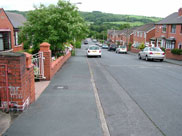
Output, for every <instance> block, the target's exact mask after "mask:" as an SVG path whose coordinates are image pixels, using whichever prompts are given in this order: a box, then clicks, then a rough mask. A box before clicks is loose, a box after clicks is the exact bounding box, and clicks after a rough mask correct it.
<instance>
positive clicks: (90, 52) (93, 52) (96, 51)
mask: <svg viewBox="0 0 182 136" xmlns="http://www.w3.org/2000/svg"><path fill="white" fill-rule="evenodd" d="M86 55H87V57H90V56H98V57H100V58H101V55H102V51H101V49H100V47H98V46H96V45H90V46H89V47H88V49H87V52H86Z"/></svg>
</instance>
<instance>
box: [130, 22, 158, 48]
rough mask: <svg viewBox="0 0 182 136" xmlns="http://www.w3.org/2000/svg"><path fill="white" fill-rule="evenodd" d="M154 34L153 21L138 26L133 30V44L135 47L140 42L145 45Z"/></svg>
mask: <svg viewBox="0 0 182 136" xmlns="http://www.w3.org/2000/svg"><path fill="white" fill-rule="evenodd" d="M154 36H155V25H154V23H150V24H145V25H143V26H140V27H138V28H136V29H135V30H134V35H133V46H134V47H136V46H138V45H139V44H141V43H144V44H145V45H149V44H150V39H151V38H152V37H154Z"/></svg>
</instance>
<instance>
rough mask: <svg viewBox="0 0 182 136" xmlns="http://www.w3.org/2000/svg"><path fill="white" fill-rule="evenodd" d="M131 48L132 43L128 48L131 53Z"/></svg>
mask: <svg viewBox="0 0 182 136" xmlns="http://www.w3.org/2000/svg"><path fill="white" fill-rule="evenodd" d="M131 46H132V43H129V48H128V50H129V51H130V50H131Z"/></svg>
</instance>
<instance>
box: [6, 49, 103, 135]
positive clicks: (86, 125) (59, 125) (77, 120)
mask: <svg viewBox="0 0 182 136" xmlns="http://www.w3.org/2000/svg"><path fill="white" fill-rule="evenodd" d="M77 54H78V55H77V56H75V57H72V58H70V59H69V60H68V61H67V62H66V63H65V64H64V66H63V67H62V69H61V70H60V71H58V72H57V73H56V75H55V76H54V77H53V79H52V80H51V82H50V84H49V85H48V87H47V88H46V89H45V91H44V92H43V93H42V95H41V96H40V97H39V99H38V100H37V101H36V102H35V103H33V104H32V105H31V106H30V108H29V109H28V110H27V111H25V112H23V113H22V114H21V115H20V116H19V117H18V118H17V119H16V120H15V121H14V122H13V123H12V125H11V127H10V128H9V129H8V130H7V131H6V133H5V134H4V135H8V136H23V135H26V136H35V135H37V136H50V135H51V136H60V135H63V136H82V135H83V136H100V135H102V128H101V125H100V119H99V114H98V110H97V107H96V102H95V97H94V92H93V88H92V84H91V81H90V73H89V72H88V71H89V68H88V64H87V61H86V57H84V55H85V51H83V52H82V51H79V52H78V53H77Z"/></svg>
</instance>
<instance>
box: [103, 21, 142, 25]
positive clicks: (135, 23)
mask: <svg viewBox="0 0 182 136" xmlns="http://www.w3.org/2000/svg"><path fill="white" fill-rule="evenodd" d="M105 23H111V24H130V26H141V25H144V23H142V22H125V21H121V22H105Z"/></svg>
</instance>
